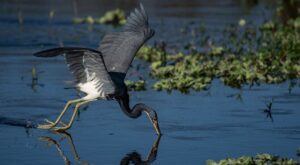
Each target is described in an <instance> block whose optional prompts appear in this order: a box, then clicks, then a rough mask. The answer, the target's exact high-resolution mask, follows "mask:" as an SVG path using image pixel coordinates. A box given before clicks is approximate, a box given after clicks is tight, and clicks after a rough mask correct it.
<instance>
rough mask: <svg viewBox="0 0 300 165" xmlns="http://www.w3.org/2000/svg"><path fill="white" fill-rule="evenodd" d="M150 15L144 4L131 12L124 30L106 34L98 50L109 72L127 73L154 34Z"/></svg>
mask: <svg viewBox="0 0 300 165" xmlns="http://www.w3.org/2000/svg"><path fill="white" fill-rule="evenodd" d="M153 35H154V30H153V29H151V28H150V27H149V24H148V16H147V14H146V11H145V9H144V7H143V5H142V4H141V5H140V8H139V9H135V10H134V11H133V12H131V14H130V16H129V17H128V18H127V23H126V24H125V26H124V29H123V31H122V32H115V33H109V34H106V35H105V36H104V38H103V40H102V41H101V43H100V46H99V48H98V50H99V51H100V52H102V54H103V59H104V62H105V65H106V67H107V70H108V71H109V72H118V73H125V74H126V73H127V70H128V68H129V66H130V64H131V62H132V60H133V58H134V57H135V54H136V52H137V51H138V50H139V48H140V47H141V46H142V45H143V44H144V43H145V42H146V41H147V40H148V39H150V38H151V37H152V36H153Z"/></svg>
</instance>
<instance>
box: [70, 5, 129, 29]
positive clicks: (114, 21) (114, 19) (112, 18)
mask: <svg viewBox="0 0 300 165" xmlns="http://www.w3.org/2000/svg"><path fill="white" fill-rule="evenodd" d="M73 23H75V24H81V23H87V24H110V25H115V26H118V25H123V24H125V23H126V17H125V13H124V11H123V10H121V9H115V10H111V11H108V12H106V13H105V14H104V15H103V16H102V17H100V18H94V17H92V16H87V17H85V18H74V19H73Z"/></svg>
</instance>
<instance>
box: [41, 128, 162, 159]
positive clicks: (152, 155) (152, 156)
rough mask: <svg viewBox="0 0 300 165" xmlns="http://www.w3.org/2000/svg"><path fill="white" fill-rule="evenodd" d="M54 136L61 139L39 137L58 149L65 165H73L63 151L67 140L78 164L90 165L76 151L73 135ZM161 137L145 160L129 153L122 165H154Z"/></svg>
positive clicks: (59, 134)
mask: <svg viewBox="0 0 300 165" xmlns="http://www.w3.org/2000/svg"><path fill="white" fill-rule="evenodd" d="M53 134H56V135H58V136H60V137H61V138H60V139H59V140H55V139H53V138H51V137H49V136H41V137H39V140H40V141H44V142H46V143H48V146H55V148H56V149H57V152H58V153H59V155H60V157H61V158H62V159H63V161H64V163H65V164H68V165H69V164H71V161H70V159H69V158H68V157H67V156H66V154H65V153H64V151H63V148H62V147H61V142H62V141H64V140H65V139H67V142H68V144H69V145H70V146H71V149H72V154H73V156H74V159H75V161H76V162H77V163H78V164H83V165H89V164H90V163H88V162H87V161H84V160H81V158H80V156H79V153H78V152H77V150H76V146H75V143H74V141H73V139H72V135H71V134H69V133H67V132H53ZM160 138H161V136H157V138H156V140H155V142H154V143H153V145H152V147H151V150H150V152H149V154H148V156H147V158H146V159H145V160H143V159H142V158H141V155H140V154H139V153H138V152H136V151H134V152H129V153H128V154H126V155H125V156H124V157H123V158H122V159H121V161H120V164H121V165H129V164H135V165H141V164H152V163H153V162H154V161H155V160H156V157H157V152H158V146H159V142H160Z"/></svg>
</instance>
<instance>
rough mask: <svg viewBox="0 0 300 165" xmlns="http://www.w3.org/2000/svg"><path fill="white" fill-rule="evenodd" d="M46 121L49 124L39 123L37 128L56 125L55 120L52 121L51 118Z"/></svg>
mask: <svg viewBox="0 0 300 165" xmlns="http://www.w3.org/2000/svg"><path fill="white" fill-rule="evenodd" d="M45 122H46V123H48V124H39V125H38V126H37V128H39V129H51V128H53V127H55V125H56V124H55V123H54V122H52V121H50V120H47V119H46V120H45Z"/></svg>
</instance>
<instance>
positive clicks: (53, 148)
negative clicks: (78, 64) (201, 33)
mask: <svg viewBox="0 0 300 165" xmlns="http://www.w3.org/2000/svg"><path fill="white" fill-rule="evenodd" d="M32 2H34V3H33V4H32V5H28V4H26V3H21V2H13V1H10V2H8V1H0V3H1V7H0V14H1V15H0V87H1V88H0V93H1V95H0V135H1V136H0V161H1V164H20V163H22V164H63V163H64V162H67V163H68V162H71V163H72V164H83V163H84V162H86V163H89V164H120V162H122V161H123V163H124V162H125V163H126V161H129V160H139V155H140V159H142V160H144V161H146V159H147V158H149V159H148V162H152V163H153V164H204V163H205V161H206V160H207V159H214V160H219V159H223V158H225V157H238V156H242V155H252V156H253V155H256V154H257V153H265V152H267V153H271V154H275V155H281V156H284V157H289V158H294V159H296V160H299V157H297V155H296V150H297V148H298V147H299V141H300V122H299V115H300V111H299V107H300V88H299V86H297V87H295V88H294V89H293V90H292V93H291V94H289V93H288V86H289V83H288V82H286V83H283V84H279V85H261V86H254V87H253V88H252V89H248V87H245V88H244V89H243V90H242V91H239V90H235V89H231V88H229V87H226V86H224V85H222V83H221V82H219V81H218V80H215V81H214V82H213V84H212V87H211V88H210V90H209V91H202V92H191V93H190V94H189V95H184V94H180V93H179V92H176V91H175V92H172V93H171V94H168V93H166V92H156V91H153V90H152V89H151V88H150V86H149V88H148V90H147V91H143V92H131V93H130V95H131V102H132V104H134V103H137V102H143V103H145V104H147V105H150V106H151V107H153V108H154V109H156V110H157V113H158V115H159V121H160V125H161V129H162V132H163V136H162V137H161V139H157V136H156V135H155V134H154V133H155V132H154V130H153V128H152V125H151V124H150V122H149V121H148V119H147V118H146V117H145V116H142V117H141V118H139V119H136V120H132V119H129V118H127V117H126V116H125V115H124V114H123V113H122V112H121V111H120V109H119V106H118V105H117V103H116V102H115V101H98V102H93V103H91V104H89V105H88V106H87V107H86V110H81V113H80V115H79V116H78V118H77V119H76V121H75V122H74V125H73V127H72V129H70V131H68V133H69V135H67V134H55V133H52V132H49V131H45V130H37V129H33V128H25V127H24V126H25V125H26V124H27V126H34V125H35V124H36V123H40V122H43V120H44V119H46V118H48V119H52V120H54V119H55V118H56V117H57V115H58V114H59V113H60V111H61V110H62V107H63V106H64V104H65V103H66V102H67V101H68V100H69V99H74V98H76V97H78V96H77V92H76V91H75V90H73V89H65V88H66V87H69V86H70V84H69V82H70V80H72V77H71V75H70V74H69V72H68V70H67V68H66V66H65V65H64V61H63V58H61V57H58V58H54V59H39V58H35V57H33V56H32V53H34V52H36V51H38V50H41V49H45V48H50V47H55V46H59V45H65V46H75V45H77V46H78V45H81V46H85V47H96V46H97V44H98V41H99V39H100V38H101V36H102V35H103V34H104V33H105V32H107V31H111V30H114V29H113V27H110V26H102V25H95V26H92V27H89V26H88V25H73V24H72V22H71V19H72V17H73V16H74V15H78V16H86V15H94V16H98V15H101V14H102V13H104V11H105V10H108V9H111V8H115V7H121V8H124V9H126V10H129V9H131V8H132V7H133V6H136V5H137V4H138V2H135V1H130V3H129V4H126V3H121V1H112V2H111V1H104V0H103V1H97V2H96V1H95V2H94V1H90V3H91V4H88V5H86V6H84V5H83V4H85V2H86V1H77V3H75V4H77V10H75V11H77V12H74V8H73V5H74V1H66V2H64V5H59V2H58V1H57V2H56V1H42V2H41V1H34V0H32ZM92 2H94V3H92ZM109 2H111V3H109ZM188 2H189V3H186V2H184V1H182V2H181V1H172V2H169V1H164V0H160V1H151V2H150V1H149V2H146V1H145V2H144V5H145V7H146V9H147V10H148V13H149V15H150V16H149V17H150V21H151V24H152V25H153V26H154V27H155V29H156V36H155V38H154V39H152V41H151V42H154V41H160V40H162V39H163V40H165V41H167V43H168V44H170V45H171V47H172V46H173V47H176V46H178V45H180V44H182V43H184V42H185V41H187V39H188V37H189V35H184V34H179V31H180V28H182V26H183V25H185V24H186V25H190V24H189V22H196V24H200V23H201V24H205V26H206V27H207V28H208V33H210V34H211V35H212V36H216V37H217V35H218V34H219V33H221V31H222V27H224V26H226V25H228V24H230V23H237V22H238V20H239V19H241V18H244V19H247V21H248V20H249V22H253V24H260V23H261V22H263V21H264V20H265V19H267V18H270V17H271V16H272V6H273V5H272V4H271V5H269V3H267V2H268V1H259V2H258V3H257V4H249V2H248V1H235V0H226V1H222V3H220V2H219V1H215V0H213V1H209V2H207V1H188ZM247 2H248V4H247ZM119 3H120V4H119ZM92 4H95V5H92ZM267 4H268V5H267ZM266 6H267V7H266ZM51 10H54V11H55V14H54V17H53V19H49V17H48V14H49V11H51ZM18 13H19V14H18ZM20 13H21V15H22V19H23V22H22V24H19V20H20V18H19V19H18V15H20ZM191 26H192V25H191ZM138 64H141V65H142V66H143V68H145V69H143V70H142V71H141V73H144V72H145V73H147V65H148V64H147V63H144V62H142V61H138V60H136V61H135V62H134V66H136V65H138ZM33 66H35V67H36V69H37V72H38V82H36V83H33V82H32V78H31V70H32V67H33ZM129 73H130V74H129V76H128V78H130V79H135V78H136V76H135V74H134V72H133V71H130V72H129ZM131 73H132V74H131ZM144 76H145V77H148V76H146V75H144ZM150 81H152V80H150ZM239 94H240V96H241V97H238V96H239ZM272 98H273V99H274V102H273V107H272V118H273V120H272V119H271V118H270V117H268V115H267V114H266V113H264V109H265V108H266V104H267V103H268V102H270V101H271V100H272ZM69 116H70V115H69ZM72 142H73V145H72ZM72 147H75V150H76V152H75V153H74V148H72ZM137 153H138V154H139V155H138V154H137Z"/></svg>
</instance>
